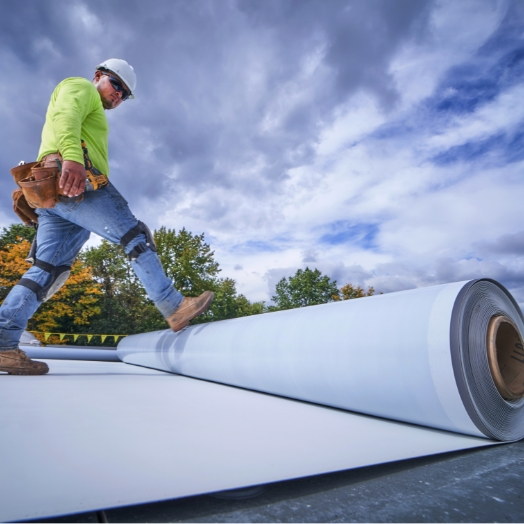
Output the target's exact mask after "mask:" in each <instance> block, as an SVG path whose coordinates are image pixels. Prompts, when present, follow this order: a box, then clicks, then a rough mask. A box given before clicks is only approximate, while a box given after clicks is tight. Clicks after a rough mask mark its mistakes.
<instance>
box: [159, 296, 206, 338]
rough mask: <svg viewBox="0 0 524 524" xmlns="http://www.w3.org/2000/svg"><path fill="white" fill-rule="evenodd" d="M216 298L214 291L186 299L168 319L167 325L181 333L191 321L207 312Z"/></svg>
mask: <svg viewBox="0 0 524 524" xmlns="http://www.w3.org/2000/svg"><path fill="white" fill-rule="evenodd" d="M214 298H215V294H214V293H213V292H212V291H204V292H203V293H202V294H201V295H200V296H198V297H184V299H183V300H182V303H181V304H180V306H179V307H178V309H177V310H176V311H175V312H174V313H173V314H172V315H171V316H170V317H168V318H166V320H167V323H168V324H169V326H170V327H171V329H172V330H173V331H180V330H181V329H183V328H185V327H186V326H187V325H188V324H189V321H190V320H192V319H194V318H195V317H198V315H201V314H202V313H204V312H206V311H207V309H208V307H209V306H210V305H211V302H213V299H214Z"/></svg>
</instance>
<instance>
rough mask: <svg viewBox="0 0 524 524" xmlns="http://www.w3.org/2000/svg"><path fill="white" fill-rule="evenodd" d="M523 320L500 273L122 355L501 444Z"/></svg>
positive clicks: (511, 407) (512, 424) (522, 362)
mask: <svg viewBox="0 0 524 524" xmlns="http://www.w3.org/2000/svg"><path fill="white" fill-rule="evenodd" d="M522 333H524V323H523V316H522V312H521V310H520V308H519V307H518V305H517V304H516V302H515V300H514V299H513V298H512V296H511V295H510V294H509V292H508V291H507V290H506V289H505V288H504V287H503V286H501V285H500V284H498V283H497V282H495V281H493V280H489V279H481V280H474V281H469V282H460V283H452V284H445V285H440V286H434V287H426V288H419V289H414V290H410V291H403V292H398V293H390V294H385V295H377V296H372V297H366V298H361V299H358V300H348V301H342V302H334V303H330V304H323V305H318V306H310V307H305V308H299V309H292V310H287V311H279V312H274V313H267V314H262V315H256V316H250V317H243V318H238V319H232V320H225V321H220V322H214V323H209V324H203V325H196V326H193V327H190V328H188V329H186V330H184V331H182V332H180V333H178V334H175V333H172V332H171V331H169V330H165V331H157V332H153V333H146V334H141V335H133V336H129V337H127V338H125V339H124V340H122V341H121V342H120V343H119V345H118V355H119V357H120V358H121V360H122V361H124V362H127V363H130V364H136V365H140V366H145V367H150V368H154V369H158V370H164V371H169V372H172V373H177V374H181V375H185V376H189V377H195V378H200V379H205V380H209V381H214V382H219V383H223V384H229V385H234V386H240V387H242V388H247V389H251V390H255V391H262V392H266V393H271V394H275V395H280V396H284V397H290V398H293V399H299V400H305V401H309V402H313V403H316V404H322V405H326V406H332V407H337V408H342V409H345V410H350V411H355V412H358V413H363V414H367V415H373V416H377V417H383V418H387V419H391V420H396V421H403V422H409V423H413V424H419V425H423V426H427V427H431V428H437V429H444V430H448V431H453V432H457V433H463V434H467V435H472V436H482V437H487V438H490V439H496V440H501V441H513V440H519V439H521V438H523V437H524V398H523V397H524V351H523V346H522V343H523V337H522Z"/></svg>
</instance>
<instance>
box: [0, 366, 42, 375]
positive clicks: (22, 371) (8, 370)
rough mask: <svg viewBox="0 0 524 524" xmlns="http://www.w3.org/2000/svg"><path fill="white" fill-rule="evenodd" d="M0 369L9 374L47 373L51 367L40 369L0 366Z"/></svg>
mask: <svg viewBox="0 0 524 524" xmlns="http://www.w3.org/2000/svg"><path fill="white" fill-rule="evenodd" d="M0 371H4V372H5V373H7V374H8V375H45V374H46V373H47V372H48V371H49V368H48V369H46V370H39V369H29V368H28V369H24V368H21V369H13V368H8V367H0Z"/></svg>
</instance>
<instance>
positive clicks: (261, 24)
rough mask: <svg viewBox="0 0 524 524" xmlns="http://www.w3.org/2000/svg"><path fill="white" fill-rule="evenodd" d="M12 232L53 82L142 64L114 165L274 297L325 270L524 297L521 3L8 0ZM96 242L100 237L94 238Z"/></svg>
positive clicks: (254, 292) (115, 118)
mask: <svg viewBox="0 0 524 524" xmlns="http://www.w3.org/2000/svg"><path fill="white" fill-rule="evenodd" d="M0 15H1V16H0V67H1V71H2V80H1V82H0V116H1V122H2V124H1V127H0V153H1V154H0V163H1V168H2V172H3V173H4V176H3V177H2V178H0V195H1V199H2V202H1V206H0V227H4V226H9V225H10V224H12V223H15V222H16V217H15V215H14V214H13V213H12V212H11V202H10V194H11V190H12V188H13V183H12V180H11V177H10V175H9V174H8V173H9V168H10V167H11V166H12V165H15V164H16V163H18V162H19V161H20V160H22V159H24V160H26V161H30V160H33V159H34V157H35V155H36V153H37V151H38V146H39V138H40V131H41V127H42V124H43V117H44V114H45V109H46V106H47V102H48V99H49V96H50V94H51V91H52V90H53V88H54V86H55V85H56V84H57V83H58V82H59V81H60V80H62V79H63V78H65V77H68V76H84V77H88V78H91V77H92V73H93V70H94V68H95V66H96V65H97V64H98V63H100V62H101V61H102V60H104V59H106V58H110V57H120V58H125V59H127V60H128V61H129V62H130V63H131V64H132V65H133V66H134V67H135V70H136V72H137V76H138V85H137V97H136V99H135V100H132V101H128V102H125V103H124V104H122V106H121V107H120V108H118V109H117V110H115V111H114V112H110V113H108V117H109V121H110V126H111V137H110V153H111V179H112V181H113V182H114V184H115V185H116V186H117V187H118V188H119V189H120V191H121V192H122V193H123V194H124V196H125V197H126V198H127V200H128V201H129V203H130V205H131V208H132V209H133V211H134V213H135V215H136V216H137V217H138V218H140V219H142V220H143V221H145V222H146V223H147V224H148V225H149V226H150V227H151V228H152V229H156V228H159V227H160V226H166V227H169V228H175V229H179V228H182V227H186V228H187V229H188V230H190V231H191V232H193V233H194V234H200V233H205V238H206V240H207V242H208V243H209V244H210V245H211V248H212V249H213V250H214V252H215V259H216V261H217V262H218V263H219V264H220V266H221V268H222V273H221V276H222V277H230V278H233V279H234V280H235V281H236V283H237V290H238V291H239V292H241V293H243V294H244V295H246V297H247V298H248V299H249V300H251V301H255V300H265V301H269V299H270V297H271V295H272V294H273V293H274V288H275V284H276V282H278V280H279V279H280V278H282V277H284V276H285V277H287V276H291V275H293V274H294V273H295V272H296V270H297V269H299V268H305V267H309V268H311V269H313V268H317V269H319V270H320V271H321V272H322V273H323V274H326V275H329V276H330V277H331V278H332V279H334V280H336V281H337V283H338V284H339V286H342V285H344V284H346V283H348V282H351V283H353V284H355V285H361V286H364V287H367V286H373V287H374V288H375V289H376V290H377V291H382V292H390V291H396V290H402V289H408V288H414V287H419V286H426V285H433V284H438V283H447V282H453V281H461V280H467V279H471V278H477V277H489V278H494V279H496V280H498V281H499V282H501V283H502V284H504V285H505V286H507V287H508V288H509V289H510V291H511V292H512V293H513V295H514V296H515V297H516V298H517V300H518V301H519V303H520V304H521V306H522V305H524V262H523V260H524V259H523V256H524V226H523V220H522V217H523V207H524V202H523V200H524V198H523V197H524V174H523V167H524V103H523V101H524V83H523V81H522V80H523V78H524V2H523V1H521V0H438V1H437V0H147V1H146V0H45V1H41V0H13V1H11V0H0ZM97 241H98V239H97V238H93V239H92V240H91V241H90V242H91V243H95V244H96V242H97Z"/></svg>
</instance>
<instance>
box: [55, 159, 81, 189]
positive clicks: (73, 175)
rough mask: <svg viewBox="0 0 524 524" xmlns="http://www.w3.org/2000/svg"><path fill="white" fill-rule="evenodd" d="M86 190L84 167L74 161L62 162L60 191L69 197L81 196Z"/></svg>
mask: <svg viewBox="0 0 524 524" xmlns="http://www.w3.org/2000/svg"><path fill="white" fill-rule="evenodd" d="M85 188H86V170H85V168H84V166H83V165H82V164H80V163H78V162H75V161H73V160H64V161H63V162H62V175H61V176H60V189H61V191H62V193H63V194H64V195H66V196H68V197H76V196H79V195H81V194H82V193H83V192H84V191H85Z"/></svg>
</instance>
